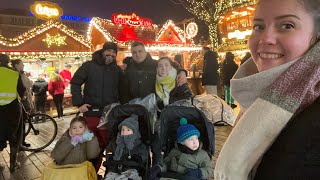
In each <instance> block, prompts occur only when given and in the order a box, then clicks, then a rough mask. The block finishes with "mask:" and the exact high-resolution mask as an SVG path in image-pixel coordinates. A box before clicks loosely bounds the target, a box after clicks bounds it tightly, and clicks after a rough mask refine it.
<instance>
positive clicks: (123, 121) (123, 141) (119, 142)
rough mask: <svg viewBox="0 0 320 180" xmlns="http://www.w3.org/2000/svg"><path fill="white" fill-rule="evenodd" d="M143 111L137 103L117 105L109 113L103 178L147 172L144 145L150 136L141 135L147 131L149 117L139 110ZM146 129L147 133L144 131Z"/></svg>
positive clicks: (114, 179)
mask: <svg viewBox="0 0 320 180" xmlns="http://www.w3.org/2000/svg"><path fill="white" fill-rule="evenodd" d="M135 109H136V110H137V109H138V110H137V111H135ZM141 109H143V110H141ZM146 111H147V110H146V109H145V108H144V107H143V106H140V105H119V106H116V107H114V108H113V109H112V110H111V112H110V113H109V116H108V119H109V120H108V123H107V125H108V126H109V127H111V129H112V131H111V133H112V134H110V138H111V140H110V142H109V144H108V146H107V148H106V153H107V157H106V162H105V163H104V166H105V167H106V175H105V179H106V180H118V179H137V180H138V179H142V177H144V176H145V175H146V173H145V172H146V169H147V167H148V164H149V161H150V158H149V152H148V148H147V147H148V146H149V144H150V140H149V138H142V137H143V136H146V135H147V134H149V133H150V132H149V131H146V130H147V129H148V125H149V123H148V122H149V121H148V120H147V119H144V117H145V116H144V115H143V114H141V113H142V112H146ZM133 113H134V114H133ZM129 115H130V116H129ZM138 115H140V116H138ZM146 117H147V115H146ZM149 130H150V129H149ZM140 131H142V132H144V133H142V132H140ZM145 131H146V132H149V133H147V134H146V133H145ZM146 139H147V142H146V141H145V140H146Z"/></svg>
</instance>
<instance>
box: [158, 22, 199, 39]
mask: <svg viewBox="0 0 320 180" xmlns="http://www.w3.org/2000/svg"><path fill="white" fill-rule="evenodd" d="M170 26H172V27H173V29H174V30H175V31H176V32H177V33H178V36H179V38H180V39H181V41H182V42H183V43H186V38H185V32H184V31H183V30H182V29H181V28H179V27H178V26H176V25H175V24H174V22H173V21H172V20H168V21H167V22H166V23H164V25H163V26H162V28H161V29H160V31H159V33H158V35H157V36H156V41H159V39H160V37H161V36H162V35H163V34H164V33H165V31H166V30H167V29H168V28H169V27H170ZM186 37H187V36H186ZM188 39H190V40H191V42H192V43H193V40H192V38H188Z"/></svg>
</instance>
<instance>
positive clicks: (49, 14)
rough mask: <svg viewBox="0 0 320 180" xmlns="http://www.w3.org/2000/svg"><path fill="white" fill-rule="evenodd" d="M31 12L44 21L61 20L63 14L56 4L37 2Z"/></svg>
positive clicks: (31, 7)
mask: <svg viewBox="0 0 320 180" xmlns="http://www.w3.org/2000/svg"><path fill="white" fill-rule="evenodd" d="M30 10H31V12H32V13H33V14H34V15H35V16H36V17H37V18H39V19H43V20H53V19H59V18H60V16H61V15H62V13H63V11H62V9H61V8H60V7H59V6H58V5H57V4H56V3H52V2H48V1H36V2H35V3H34V4H33V5H31V6H30Z"/></svg>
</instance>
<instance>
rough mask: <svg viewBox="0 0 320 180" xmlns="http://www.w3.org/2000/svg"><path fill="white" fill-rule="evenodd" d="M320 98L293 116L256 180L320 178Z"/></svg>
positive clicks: (259, 170)
mask: <svg viewBox="0 0 320 180" xmlns="http://www.w3.org/2000/svg"><path fill="white" fill-rule="evenodd" d="M319 116H320V97H319V98H318V99H317V100H316V101H315V102H314V103H313V104H312V105H310V106H309V107H308V108H306V109H305V110H303V111H302V112H301V113H299V114H298V115H296V116H295V117H293V118H292V120H290V121H289V122H288V124H287V126H286V127H285V128H284V129H283V130H282V131H281V133H280V134H279V136H278V137H277V138H276V140H275V141H274V143H273V144H272V145H271V147H270V148H269V150H268V151H267V152H266V153H265V154H264V156H263V158H262V161H261V162H260V164H259V166H258V169H257V173H256V175H255V178H254V179H255V180H264V179H265V180H267V179H268V180H269V179H272V180H286V179H308V180H313V179H314V180H316V179H320V133H319V132H320V121H319Z"/></svg>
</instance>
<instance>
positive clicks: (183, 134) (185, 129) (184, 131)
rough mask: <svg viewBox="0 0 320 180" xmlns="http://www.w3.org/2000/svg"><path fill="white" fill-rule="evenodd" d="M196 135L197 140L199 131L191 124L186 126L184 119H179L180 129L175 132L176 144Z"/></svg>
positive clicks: (186, 122)
mask: <svg viewBox="0 0 320 180" xmlns="http://www.w3.org/2000/svg"><path fill="white" fill-rule="evenodd" d="M193 135H196V136H197V137H198V138H199V137H200V132H199V130H198V129H197V128H196V127H195V126H194V125H192V124H188V121H187V119H186V118H181V119H180V127H179V128H178V130H177V139H178V143H182V142H183V141H184V140H186V139H188V138H189V137H191V136H193Z"/></svg>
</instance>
